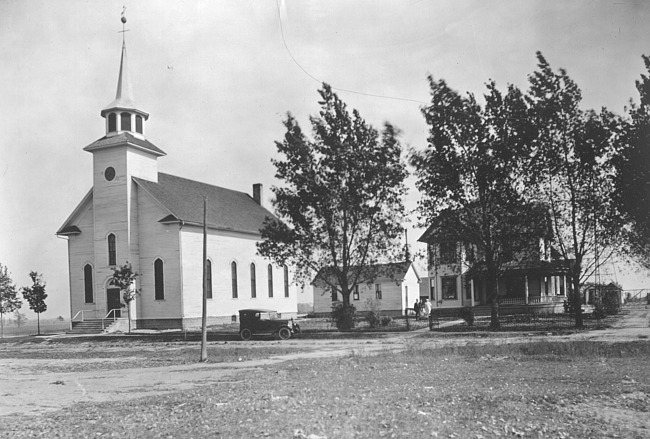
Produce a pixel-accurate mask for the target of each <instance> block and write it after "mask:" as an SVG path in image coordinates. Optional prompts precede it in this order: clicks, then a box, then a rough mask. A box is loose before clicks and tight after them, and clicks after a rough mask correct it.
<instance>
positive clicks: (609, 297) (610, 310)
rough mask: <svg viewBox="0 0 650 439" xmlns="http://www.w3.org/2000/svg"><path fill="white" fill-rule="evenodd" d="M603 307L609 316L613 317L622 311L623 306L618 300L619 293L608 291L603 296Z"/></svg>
mask: <svg viewBox="0 0 650 439" xmlns="http://www.w3.org/2000/svg"><path fill="white" fill-rule="evenodd" d="M602 302H603V307H604V308H605V313H606V314H607V315H608V316H613V315H616V314H618V313H619V312H620V311H621V304H620V302H619V300H618V293H616V292H615V291H606V292H605V293H604V294H603V299H602Z"/></svg>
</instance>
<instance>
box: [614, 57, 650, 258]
mask: <svg viewBox="0 0 650 439" xmlns="http://www.w3.org/2000/svg"><path fill="white" fill-rule="evenodd" d="M642 58H643V62H644V64H645V68H646V70H647V72H648V73H650V56H645V55H644V56H643V57H642ZM636 88H637V90H638V91H639V98H640V102H639V104H635V103H634V102H631V103H630V108H629V115H630V124H629V126H628V142H627V147H626V148H625V150H624V151H623V153H622V154H620V156H619V158H618V159H619V162H618V163H617V166H618V168H619V172H618V173H617V180H616V201H617V202H618V204H619V209H620V211H621V214H622V215H623V217H624V218H625V220H626V222H627V224H628V227H626V228H625V232H626V238H627V239H626V241H627V243H628V246H627V250H629V251H630V253H631V254H632V255H633V256H636V259H637V260H638V261H639V262H640V263H641V264H642V265H643V266H645V267H646V268H650V221H648V216H649V215H650V77H649V76H647V75H641V79H640V80H637V81H636Z"/></svg>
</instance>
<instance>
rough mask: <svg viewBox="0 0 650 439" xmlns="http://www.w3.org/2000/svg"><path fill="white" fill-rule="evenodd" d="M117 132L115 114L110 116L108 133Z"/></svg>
mask: <svg viewBox="0 0 650 439" xmlns="http://www.w3.org/2000/svg"><path fill="white" fill-rule="evenodd" d="M115 131H117V116H116V115H115V113H111V114H109V115H108V132H109V133H112V132H115Z"/></svg>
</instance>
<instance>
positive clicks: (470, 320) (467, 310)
mask: <svg viewBox="0 0 650 439" xmlns="http://www.w3.org/2000/svg"><path fill="white" fill-rule="evenodd" d="M458 317H460V318H461V319H463V320H465V323H467V326H473V325H474V310H473V309H472V308H471V307H469V306H464V307H462V308H461V309H460V311H459V312H458Z"/></svg>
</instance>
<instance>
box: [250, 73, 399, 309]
mask: <svg viewBox="0 0 650 439" xmlns="http://www.w3.org/2000/svg"><path fill="white" fill-rule="evenodd" d="M319 94H320V96H321V98H322V100H321V101H320V102H319V103H320V105H321V110H320V113H319V115H318V116H312V117H310V122H311V125H312V131H313V139H308V138H307V137H306V136H305V135H304V134H303V132H302V130H301V128H300V126H299V125H298V122H297V121H296V120H295V119H294V117H293V116H292V115H291V114H290V113H288V115H287V118H286V120H285V121H284V126H285V127H286V134H285V136H284V140H283V141H282V142H276V147H277V149H278V152H279V153H280V155H281V156H283V158H281V159H277V160H273V161H272V162H273V164H274V166H275V168H276V178H278V179H280V180H281V181H282V182H283V183H284V184H283V186H282V187H273V188H272V189H271V190H272V191H273V193H274V195H275V198H274V200H273V206H274V207H275V209H276V212H277V215H278V218H267V220H266V221H265V223H264V226H263V228H262V231H261V232H262V241H261V242H260V243H258V246H257V248H258V252H259V254H260V255H262V256H265V257H268V258H270V259H272V260H273V261H275V262H276V263H278V264H280V265H285V264H288V265H292V266H293V267H295V269H296V279H298V280H302V281H303V282H304V281H305V280H307V279H309V278H310V277H311V276H313V274H314V273H319V275H318V276H319V277H320V278H321V279H320V280H321V281H322V282H325V283H326V284H327V285H328V286H329V287H330V288H333V289H334V290H335V291H336V292H337V294H338V292H340V293H341V297H342V299H343V306H345V307H349V306H350V292H351V291H352V290H353V289H354V287H355V286H356V285H358V284H361V283H364V282H368V281H370V280H371V279H373V278H374V277H375V275H376V268H375V265H376V264H377V263H378V262H380V261H382V262H393V261H394V260H395V259H396V258H397V257H398V256H399V255H400V254H401V246H400V245H399V244H398V240H399V238H400V237H401V236H402V231H403V227H402V221H403V219H404V216H405V212H404V206H403V201H402V198H403V196H404V195H405V193H406V187H405V185H404V179H405V178H406V176H407V170H406V166H405V164H404V162H403V160H402V159H401V153H402V148H401V145H400V143H399V140H398V136H399V131H398V130H397V129H396V128H394V127H393V126H392V125H390V124H389V123H385V124H384V129H383V131H382V132H381V134H380V133H379V132H378V131H377V130H375V129H374V128H373V127H372V126H370V125H368V124H367V123H366V121H365V120H364V119H362V118H361V115H360V114H359V112H358V111H356V110H353V111H352V114H350V113H349V112H348V110H347V108H346V105H345V103H343V102H342V101H341V100H340V99H339V97H338V96H337V95H336V94H335V93H333V92H332V89H331V87H330V86H329V85H327V84H323V87H322V89H321V90H319ZM324 273H327V274H326V275H325V274H324Z"/></svg>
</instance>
